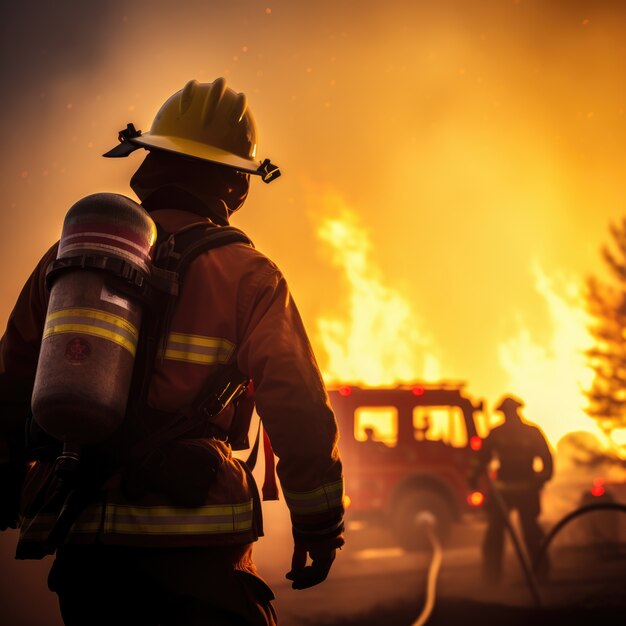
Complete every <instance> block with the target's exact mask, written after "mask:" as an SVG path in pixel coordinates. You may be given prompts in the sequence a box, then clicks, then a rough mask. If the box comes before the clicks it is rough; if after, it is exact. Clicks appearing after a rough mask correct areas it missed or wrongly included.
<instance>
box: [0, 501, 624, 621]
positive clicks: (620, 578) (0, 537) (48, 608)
mask: <svg viewBox="0 0 626 626" xmlns="http://www.w3.org/2000/svg"><path fill="white" fill-rule="evenodd" d="M265 509H266V511H267V514H266V536H265V537H264V538H263V539H262V540H261V541H260V542H259V544H258V546H257V548H256V561H257V563H258V565H259V569H260V571H261V573H262V574H263V576H264V577H265V579H266V580H267V581H268V582H269V584H270V585H271V587H272V588H273V589H274V591H275V593H276V608H277V611H278V614H279V618H280V619H279V625H280V626H374V625H376V626H383V625H384V626H412V625H413V624H414V622H415V620H416V619H417V618H418V616H419V615H420V614H421V612H422V610H423V608H424V605H425V590H426V580H427V573H428V569H429V565H430V562H431V553H430V552H423V553H406V552H404V551H403V550H402V549H401V548H399V547H398V546H397V545H396V544H395V542H394V540H393V538H392V537H391V536H390V535H389V534H388V533H387V532H385V530H384V529H380V528H377V527H373V526H371V525H367V524H361V523H357V522H355V521H349V523H348V528H347V533H346V538H347V543H346V546H345V547H344V548H343V549H342V550H341V551H340V553H339V555H338V557H337V560H336V562H335V565H334V567H333V569H332V570H331V573H330V576H329V578H328V580H327V581H326V582H324V583H323V584H321V585H319V586H317V587H313V588H311V589H308V590H302V591H294V590H292V589H291V587H290V583H289V581H287V580H286V579H285V578H284V572H285V571H287V569H288V568H289V564H290V558H291V537H290V528H289V523H288V516H287V514H286V511H285V510H284V505H283V504H281V503H266V504H265ZM621 518H624V519H623V520H621V522H623V523H622V529H621V531H622V532H621V534H619V533H617V534H613V535H611V536H607V534H606V529H607V528H610V527H611V520H610V519H608V518H607V517H606V516H604V515H602V514H593V519H591V518H590V519H586V520H583V519H581V520H578V521H576V522H574V523H572V524H571V526H569V527H568V528H567V529H564V530H563V532H562V533H561V534H560V535H559V536H558V537H557V538H556V539H555V542H554V544H553V545H552V547H551V549H550V555H551V557H552V562H553V572H552V575H551V578H550V580H549V581H548V582H546V583H544V584H541V585H540V586H539V587H538V595H539V600H540V604H541V606H537V603H536V601H535V598H534V596H533V594H532V592H531V589H530V587H529V586H528V584H527V582H526V579H525V577H524V575H523V570H522V569H521V567H520V564H519V562H518V560H517V558H516V554H515V552H514V551H513V550H512V549H511V548H510V546H509V549H508V552H507V558H506V568H505V575H504V576H503V578H502V580H501V581H500V583H499V584H498V585H497V586H486V585H484V584H483V582H482V580H481V577H480V540H481V537H482V534H483V532H484V524H483V523H482V522H481V521H476V522H473V523H468V524H466V525H464V526H462V527H458V528H457V529H456V530H455V533H454V534H453V537H452V538H451V540H450V542H449V543H448V544H447V545H446V546H445V548H444V551H443V560H442V563H441V568H440V570H439V574H438V577H437V580H436V587H435V589H436V596H435V602H434V610H433V611H432V614H431V615H430V618H429V619H428V621H427V622H426V626H456V625H457V624H458V625H459V626H461V625H463V626H465V625H471V624H480V625H481V626H490V625H491V624H494V625H497V626H503V625H505V626H518V625H522V624H523V625H524V626H527V625H529V624H530V625H531V626H544V625H548V624H549V626H559V625H561V624H567V625H568V626H570V625H573V626H577V625H579V624H593V625H594V626H595V625H605V624H606V625H612V624H620V625H622V624H626V593H625V592H626V588H625V585H624V583H625V581H626V543H624V542H622V541H621V538H622V537H626V533H624V532H623V531H624V528H626V515H622V516H621ZM554 522H555V520H554V519H552V520H548V521H546V522H545V525H546V526H547V527H550V526H551V525H552V524H554ZM15 540H16V535H15V531H9V532H5V533H0V563H1V564H2V565H1V567H2V572H1V574H2V584H1V585H0V624H7V625H8V624H10V625H11V626H38V625H45V626H61V624H62V622H61V620H60V617H59V614H58V607H57V604H56V597H55V596H54V595H53V594H51V593H49V592H48V591H47V589H46V576H47V570H48V568H49V565H50V560H49V559H45V560H43V561H34V562H20V561H15V560H13V552H14V546H15Z"/></svg>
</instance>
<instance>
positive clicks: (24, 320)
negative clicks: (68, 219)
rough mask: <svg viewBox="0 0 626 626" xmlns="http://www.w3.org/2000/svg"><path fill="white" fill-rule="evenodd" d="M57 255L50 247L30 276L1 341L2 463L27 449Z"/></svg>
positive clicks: (0, 433)
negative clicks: (49, 279)
mask: <svg viewBox="0 0 626 626" xmlns="http://www.w3.org/2000/svg"><path fill="white" fill-rule="evenodd" d="M55 254H56V245H55V246H53V247H52V248H50V250H48V252H47V253H46V254H45V255H44V256H43V257H42V259H41V261H40V262H39V264H38V265H37V267H36V268H35V269H34V271H33V272H32V273H31V275H30V277H29V278H28V280H27V281H26V283H25V285H24V287H23V288H22V291H21V293H20V295H19V297H18V299H17V301H16V303H15V306H14V307H13V310H12V312H11V314H10V316H9V320H8V322H7V327H6V331H5V333H4V335H3V336H2V339H0V460H1V461H6V460H8V459H9V458H11V457H14V456H15V455H16V454H19V453H20V452H21V451H22V449H23V446H24V422H25V420H26V417H27V415H28V411H29V409H30V396H31V392H32V387H33V382H34V379H35V372H36V370H37V360H38V358H39V346H40V343H41V335H42V333H43V326H44V322H45V318H46V310H47V306H48V294H47V289H46V286H45V270H46V267H47V265H48V263H49V262H50V261H51V260H52V259H53V258H54V256H55Z"/></svg>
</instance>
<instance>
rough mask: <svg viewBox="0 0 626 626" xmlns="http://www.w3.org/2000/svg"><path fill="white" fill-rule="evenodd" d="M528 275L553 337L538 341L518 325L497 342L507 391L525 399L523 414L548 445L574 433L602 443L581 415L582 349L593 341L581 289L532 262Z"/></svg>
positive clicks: (587, 372) (585, 377)
mask: <svg viewBox="0 0 626 626" xmlns="http://www.w3.org/2000/svg"><path fill="white" fill-rule="evenodd" d="M532 271H533V274H534V276H535V289H536V291H537V292H538V293H539V295H540V296H541V297H542V298H543V299H544V301H545V304H546V306H547V310H548V313H549V317H550V320H551V322H552V336H551V337H550V338H549V340H548V341H547V342H543V343H540V342H539V341H538V340H537V339H536V338H535V337H533V335H532V333H531V331H530V330H529V329H528V328H527V327H526V326H525V325H523V324H522V325H521V327H520V328H519V330H518V332H517V334H516V335H515V336H513V337H511V338H509V339H508V340H507V341H505V342H503V343H501V344H500V346H499V356H500V364H501V366H502V367H503V368H504V370H505V371H506V372H507V374H508V382H509V385H510V391H511V392H513V393H515V394H516V395H518V396H520V397H521V398H522V399H523V400H524V402H525V404H526V407H525V409H524V414H525V415H526V416H527V418H528V419H529V421H531V422H534V423H536V424H537V425H538V426H539V427H540V428H542V430H543V431H544V433H545V434H546V436H547V437H548V439H549V441H550V442H551V444H552V445H553V446H556V444H557V443H558V441H559V439H561V437H563V435H565V434H567V433H569V432H572V431H575V430H577V431H585V432H590V433H592V434H594V435H596V436H598V437H599V438H600V439H601V440H602V439H604V437H603V435H602V432H601V431H600V429H599V428H598V427H597V426H596V424H595V422H594V421H593V420H592V419H591V418H590V417H588V416H587V414H586V413H585V411H584V406H585V403H586V398H585V395H584V390H585V389H588V388H589V386H590V385H591V381H592V379H593V371H592V370H591V368H589V366H588V365H587V363H586V360H585V356H584V351H585V350H586V349H588V348H589V347H590V346H591V345H592V343H593V339H592V337H591V335H590V334H589V331H588V325H589V321H590V320H589V317H588V314H587V313H586V310H585V307H584V301H583V295H582V286H581V284H580V282H579V281H578V280H576V279H574V278H572V277H566V276H564V275H562V274H559V273H556V274H555V275H554V276H552V277H551V276H548V274H546V272H544V271H543V269H542V268H541V266H540V265H539V264H537V263H534V264H533V265H532Z"/></svg>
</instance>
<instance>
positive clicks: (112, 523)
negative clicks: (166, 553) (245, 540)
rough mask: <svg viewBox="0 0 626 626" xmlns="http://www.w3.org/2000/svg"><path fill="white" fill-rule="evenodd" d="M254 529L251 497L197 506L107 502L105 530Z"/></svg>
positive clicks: (205, 531)
mask: <svg viewBox="0 0 626 626" xmlns="http://www.w3.org/2000/svg"><path fill="white" fill-rule="evenodd" d="M251 529H252V500H250V501H248V502H244V503H241V504H233V505H205V506H201V507H194V508H183V507H169V506H133V505H125V504H123V505H120V504H117V505H116V504H109V505H107V512H106V521H105V527H104V532H105V533H119V534H147V535H180V534H188V533H195V534H217V533H234V532H241V531H247V530H251Z"/></svg>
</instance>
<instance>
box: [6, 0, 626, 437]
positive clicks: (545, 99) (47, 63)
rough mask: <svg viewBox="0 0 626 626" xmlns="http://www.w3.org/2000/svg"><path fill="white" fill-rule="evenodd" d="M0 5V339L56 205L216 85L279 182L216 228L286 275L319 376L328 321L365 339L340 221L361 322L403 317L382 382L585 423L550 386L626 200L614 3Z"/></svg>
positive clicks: (622, 72)
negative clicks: (202, 87) (518, 402)
mask: <svg viewBox="0 0 626 626" xmlns="http://www.w3.org/2000/svg"><path fill="white" fill-rule="evenodd" d="M2 11H3V15H2V17H3V19H2V20H0V22H1V24H2V26H1V28H2V37H1V38H0V39H1V44H0V46H1V50H2V58H3V64H2V79H3V81H4V85H5V90H4V98H3V102H2V105H1V106H2V113H3V114H2V115H1V116H0V129H1V131H2V137H3V148H4V150H3V159H2V168H1V171H0V176H1V178H0V183H1V184H0V228H1V232H2V233H3V237H4V241H5V245H4V246H3V247H2V248H0V262H1V263H2V267H3V268H5V270H4V278H3V280H2V283H1V287H0V296H1V298H2V300H1V302H2V305H1V308H0V322H1V323H2V325H3V326H4V323H5V320H6V317H7V315H8V313H9V310H10V306H11V304H12V302H13V300H14V299H15V297H16V296H17V293H18V292H19V289H20V287H21V285H22V283H23V282H24V280H25V279H26V277H27V275H28V273H29V272H30V269H31V267H32V265H33V264H34V263H35V262H36V260H37V259H38V258H39V256H40V254H41V253H42V252H43V251H44V250H45V249H46V248H47V247H48V246H49V245H50V244H51V243H52V242H53V241H54V240H55V239H56V237H57V236H58V234H59V232H60V226H61V222H62V218H63V216H64V214H65V212H66V211H67V209H68V208H69V206H70V205H71V204H72V203H73V202H74V201H76V200H77V199H79V198H80V197H82V196H83V195H86V194H88V193H93V192H96V191H103V190H110V191H118V192H122V193H127V194H131V193H132V192H131V191H130V189H129V188H128V186H127V181H128V178H129V175H130V174H131V173H132V172H133V171H134V169H135V168H136V167H137V166H138V165H139V163H140V161H141V158H142V157H141V155H140V154H139V153H136V154H134V155H132V156H131V157H129V158H128V159H127V160H124V161H111V160H107V159H102V158H100V154H101V153H102V152H104V151H106V150H107V149H108V148H110V147H112V146H113V145H114V144H115V142H116V134H117V131H118V130H119V129H120V128H123V127H124V126H125V125H126V123H127V122H130V121H132V122H134V123H135V124H136V125H137V127H138V128H141V129H147V128H148V127H149V125H150V123H151V121H152V118H153V116H154V114H155V112H156V110H157V109H158V107H159V106H160V104H161V103H162V102H163V101H164V100H165V99H166V98H167V97H169V95H171V94H172V93H173V92H175V91H177V90H178V89H180V88H181V87H182V86H183V85H184V84H185V82H187V80H189V79H191V78H196V79H198V80H200V81H210V80H212V79H214V78H216V77H218V76H225V77H226V79H227V81H228V84H229V85H230V86H232V87H233V88H235V89H237V90H238V91H243V92H245V93H246V94H247V96H248V98H249V101H250V106H251V108H252V111H253V113H254V116H255V118H256V121H257V123H258V125H259V130H260V147H259V156H260V157H261V158H264V157H265V156H268V157H270V158H271V159H272V160H273V161H275V162H276V163H278V164H279V165H280V166H281V167H282V169H283V172H284V175H283V177H282V178H281V179H279V180H278V181H277V182H276V183H274V184H272V185H269V186H265V185H263V184H262V183H260V181H255V183H256V184H255V185H254V188H253V190H252V192H251V194H250V198H249V201H248V203H247V205H246V207H245V208H244V210H243V211H242V212H241V214H240V215H237V216H236V217H235V219H234V220H233V223H234V224H235V225H237V226H239V227H241V228H243V229H244V230H246V232H248V234H249V235H250V236H251V238H252V239H253V241H255V243H256V245H257V247H258V248H260V249H261V250H262V251H264V252H265V253H266V254H268V256H270V257H271V258H273V260H275V261H276V262H277V263H278V265H279V266H280V267H281V268H282V269H283V271H284V272H285V274H286V276H287V278H288V280H289V282H290V284H291V286H292V290H293V292H294V296H295V298H296V301H297V302H298V304H299V306H300V308H301V311H302V314H303V317H304V320H305V323H306V325H307V327H308V328H309V331H310V333H311V339H312V342H313V345H314V348H315V349H316V352H317V354H318V358H319V360H320V363H321V365H322V366H323V367H324V369H325V372H329V371H330V370H331V369H332V368H333V367H334V365H335V363H334V362H331V361H332V358H331V356H330V354H329V352H328V346H329V343H328V336H327V335H324V333H326V334H327V333H328V332H329V330H328V329H329V328H331V329H334V331H332V330H331V331H330V332H331V334H332V332H335V344H336V343H337V332H338V330H339V331H340V335H339V337H340V338H341V333H344V335H345V336H346V338H347V337H350V341H351V342H352V344H351V345H352V346H353V349H354V346H355V345H359V348H360V351H362V349H363V342H364V341H366V339H365V338H362V339H359V336H358V332H357V331H356V330H355V324H356V323H357V321H358V320H359V319H361V318H360V317H359V315H358V313H357V314H356V317H355V311H358V308H357V309H355V306H356V305H355V293H357V292H355V287H354V283H351V282H350V280H349V278H348V274H347V273H346V270H345V263H343V262H342V261H341V259H337V257H336V249H335V251H333V246H332V245H331V244H330V243H329V241H328V240H327V238H325V234H324V233H326V236H327V235H328V231H327V230H326V231H324V228H329V227H330V226H329V225H330V224H332V223H333V222H332V220H333V219H336V218H338V217H339V216H341V215H343V216H346V215H348V216H350V217H348V218H346V219H348V221H349V223H351V224H352V225H353V226H354V227H355V228H356V231H355V232H358V233H360V235H359V236H360V237H361V238H362V239H361V240H362V241H364V242H367V243H366V247H367V255H366V262H367V264H368V265H367V267H366V268H365V269H362V273H361V276H360V278H361V280H360V282H359V283H358V284H359V289H361V292H358V293H361V295H363V294H364V293H365V292H366V291H367V290H368V289H370V290H372V289H373V290H374V293H376V294H378V295H379V296H380V297H379V298H378V302H379V305H376V306H379V310H376V311H373V310H372V308H371V307H372V306H375V305H373V304H371V303H370V304H369V305H367V304H363V305H360V306H362V307H366V308H367V310H365V309H364V308H361V311H362V312H363V315H364V316H365V317H367V315H365V314H366V313H367V314H368V315H370V318H371V319H373V318H372V316H374V317H375V316H376V315H378V316H383V317H386V316H391V314H386V313H385V306H386V305H387V304H388V305H389V306H390V307H391V308H390V309H388V310H392V309H393V311H394V314H400V315H401V317H402V321H401V323H397V324H395V326H394V328H395V329H396V330H397V331H398V332H396V333H395V334H394V333H390V335H389V336H388V337H387V348H389V346H390V345H393V342H395V343H396V344H397V345H398V352H396V353H395V354H396V356H397V355H398V354H400V355H402V354H405V353H406V354H410V352H411V348H413V349H414V350H415V351H416V353H417V354H416V355H415V354H414V358H413V357H410V358H409V357H407V358H408V360H407V358H404V357H403V358H404V360H402V361H401V363H402V364H401V365H398V363H399V362H400V361H398V359H395V361H394V363H393V364H389V363H386V365H385V368H386V370H385V372H384V374H385V376H387V378H388V377H389V374H390V372H394V376H393V377H394V378H404V379H407V378H411V377H415V378H419V377H422V376H424V375H426V374H427V373H428V371H427V369H428V368H427V367H426V366H427V363H429V364H430V365H429V366H428V367H431V369H432V368H434V364H436V368H437V373H438V375H440V376H442V377H444V378H449V379H454V380H465V381H467V383H468V389H469V390H470V391H471V392H473V393H474V394H476V395H481V396H484V397H485V399H486V401H487V403H488V404H490V405H492V404H493V403H494V402H495V401H496V400H497V399H498V397H499V396H500V395H501V394H502V393H504V392H507V391H513V392H516V393H518V394H520V395H523V396H525V397H526V398H527V400H528V417H529V418H531V419H533V420H535V421H537V422H539V423H542V424H543V425H544V427H545V428H546V430H547V431H550V432H551V433H552V436H553V439H554V438H557V437H558V436H559V435H560V434H562V432H565V431H566V430H568V429H569V426H570V425H571V427H576V428H578V427H580V424H581V423H584V420H583V418H582V417H581V414H580V410H579V405H580V401H579V400H580V398H579V397H576V398H575V399H574V398H573V397H572V396H573V395H576V394H577V393H578V391H577V390H578V386H579V385H578V379H579V378H581V377H582V378H584V376H585V372H584V371H583V370H582V365H581V364H580V363H578V362H577V360H576V359H577V354H578V352H577V351H578V350H579V349H580V347H582V346H583V344H584V343H585V341H586V338H585V336H584V332H583V331H581V324H582V325H583V326H584V320H582V321H581V316H580V312H579V311H577V304H578V302H579V301H580V296H579V295H576V294H577V291H576V290H577V287H576V285H577V284H579V283H580V281H582V280H583V279H584V277H585V276H586V275H587V274H588V273H589V272H598V271H599V270H600V268H601V265H600V255H599V248H600V246H601V245H602V244H603V243H605V242H606V241H607V239H608V224H609V221H610V220H614V219H617V218H619V217H621V216H622V215H623V214H624V208H625V207H624V204H625V203H624V198H625V197H626V182H625V181H626V177H625V176H624V172H625V171H626V149H625V148H624V136H625V130H626V114H625V110H626V81H625V78H624V77H625V76H626V37H625V35H626V8H625V7H624V5H623V4H622V3H620V2H606V1H602V0H596V1H591V0H587V1H582V0H568V1H567V2H565V1H553V2H548V1H547V0H502V1H497V0H492V1H485V0H474V1H473V2H465V1H463V0H455V1H441V2H436V3H435V2H425V1H423V2H419V1H415V0H413V1H406V2H405V1H400V2H393V1H391V2H385V3H376V2H369V1H361V2H344V3H339V2H331V1H327V0H322V1H318V2H311V3H295V2H287V1H286V0H284V1H278V2H270V1H269V0H267V1H264V2H255V1H252V0H234V1H229V2H226V1H220V2H200V1H197V2H185V1H180V2H177V3H171V2H164V1H154V0H153V1H151V2H148V1H147V0H141V1H139V0H137V1H134V2H132V1H129V2H122V1H121V0H115V1H110V2H102V3H85V2H78V1H77V0H71V1H70V0H64V1H59V2H55V3H53V4H52V3H44V2H32V1H25V2H23V3H21V4H20V5H19V6H18V5H17V4H15V5H13V6H11V7H8V6H7V7H3V9H2ZM329 198H331V199H332V200H331V201H329V200H328V199H329ZM329 220H330V221H329ZM342 263H343V264H342ZM369 272H373V275H372V276H370V277H369V278H368V273H369ZM368 280H369V282H368ZM542 281H543V282H542ZM364 290H365V291H364ZM387 297H389V298H390V299H389V300H386V298H387ZM386 303H387V304H386ZM394 303H395V304H394ZM411 320H412V322H413V323H411ZM361 321H362V319H361ZM400 329H403V332H402V333H400V332H399V331H400ZM368 332H369V331H368ZM346 341H347V339H346ZM359 342H361V344H359ZM400 344H402V345H401V346H400ZM349 345H350V344H349V343H346V344H345V345H344V346H343V347H342V346H340V348H341V349H342V350H343V351H344V353H345V350H346V349H347V348H348V347H349ZM377 354H378V353H377ZM348 357H349V355H348ZM380 358H381V359H382V358H387V357H380ZM345 367H346V368H348V366H345ZM350 367H352V366H350ZM425 367H426V369H424V368H425ZM410 368H414V370H415V371H414V372H411V371H408V372H407V371H406V370H407V369H410ZM398 370H399V371H398ZM555 372H556V373H558V376H557V375H556V374H555ZM351 376H357V377H358V376H359V373H358V372H356V373H355V372H354V371H353V370H351ZM372 382H376V381H372ZM381 382H382V381H381ZM572 390H573V391H572ZM565 397H567V401H563V399H564V398H565ZM531 409H532V410H531ZM577 411H578V417H576V416H575V415H574V413H576V412H577ZM547 413H549V415H548V414H547ZM555 413H560V414H559V415H555ZM572 420H573V421H572ZM581 420H583V421H581Z"/></svg>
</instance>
